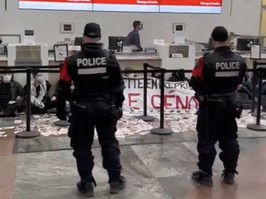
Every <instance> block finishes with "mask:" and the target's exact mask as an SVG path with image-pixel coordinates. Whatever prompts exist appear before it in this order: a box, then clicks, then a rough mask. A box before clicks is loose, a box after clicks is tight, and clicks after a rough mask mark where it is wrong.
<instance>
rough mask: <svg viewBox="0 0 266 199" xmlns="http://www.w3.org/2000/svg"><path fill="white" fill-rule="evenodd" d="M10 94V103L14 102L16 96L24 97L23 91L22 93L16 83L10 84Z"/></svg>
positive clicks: (21, 89)
mask: <svg viewBox="0 0 266 199" xmlns="http://www.w3.org/2000/svg"><path fill="white" fill-rule="evenodd" d="M10 93H11V100H12V101H16V99H17V97H18V96H21V97H23V96H24V91H23V88H22V86H21V85H20V84H19V83H18V82H16V81H11V82H10Z"/></svg>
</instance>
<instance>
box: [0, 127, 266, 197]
mask: <svg viewBox="0 0 266 199" xmlns="http://www.w3.org/2000/svg"><path fill="white" fill-rule="evenodd" d="M11 135H12V134H11V133H10V134H9V136H8V137H7V138H1V139H0V151H1V152H0V193H1V194H0V199H9V198H10V199H30V198H36V199H48V198H49V199H76V198H82V197H81V196H79V195H78V194H77V192H76V187H75V183H76V181H78V175H77V171H76V165H75V160H74V158H73V157H72V151H71V149H69V140H68V138H67V137H53V138H43V137H39V138H36V139H31V140H17V141H16V142H15V147H14V148H15V149H14V152H15V153H12V150H13V143H14V137H13V136H11ZM239 135H240V139H239V140H240V145H241V155H240V160H239V167H238V171H239V175H238V176H237V185H235V186H228V185H223V184H222V183H221V178H220V175H221V173H222V170H223V168H222V164H221V162H220V161H219V159H217V160H216V162H215V165H214V187H213V188H205V187H201V186H197V185H195V184H193V183H192V182H191V180H190V176H191V173H192V171H194V170H195V169H197V168H196V162H197V152H196V135H195V133H193V132H186V133H181V134H173V135H171V136H167V137H160V136H155V135H151V134H147V135H144V136H135V137H128V138H126V139H123V140H121V145H122V146H121V151H122V155H121V160H122V164H123V173H124V175H125V177H126V178H127V181H128V184H127V188H126V189H125V190H124V191H123V192H121V193H120V194H118V195H110V194H109V192H108V191H109V190H108V184H107V175H106V172H105V170H104V169H102V167H101V156H100V154H101V153H100V148H99V145H98V144H97V142H96V143H95V146H94V148H93V152H94V155H95V168H94V176H95V178H96V180H97V184H98V186H97V187H96V188H95V198H97V199H107V198H114V199H253V198H254V199H265V198H266V189H265V187H266V171H265V168H266V132H251V131H248V130H243V129H242V130H240V132H239ZM15 174H16V177H15Z"/></svg>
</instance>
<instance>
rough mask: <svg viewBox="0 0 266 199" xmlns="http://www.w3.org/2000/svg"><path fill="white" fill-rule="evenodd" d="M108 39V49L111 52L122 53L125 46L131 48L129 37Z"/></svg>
mask: <svg viewBox="0 0 266 199" xmlns="http://www.w3.org/2000/svg"><path fill="white" fill-rule="evenodd" d="M108 39H109V46H108V49H109V50H111V51H118V52H120V51H122V50H123V46H129V45H128V41H127V37H118V36H111V37H109V38H108ZM121 45H122V46H121Z"/></svg>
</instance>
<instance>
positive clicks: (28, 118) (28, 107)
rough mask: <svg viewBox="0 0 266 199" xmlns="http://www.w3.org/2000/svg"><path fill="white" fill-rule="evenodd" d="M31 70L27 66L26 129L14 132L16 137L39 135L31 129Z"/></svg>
mask: <svg viewBox="0 0 266 199" xmlns="http://www.w3.org/2000/svg"><path fill="white" fill-rule="evenodd" d="M31 71H32V69H31V68H30V67H28V68H27V92H26V131H22V132H19V133H17V134H16V137H18V138H34V137H38V136H40V132H38V131H35V130H31Z"/></svg>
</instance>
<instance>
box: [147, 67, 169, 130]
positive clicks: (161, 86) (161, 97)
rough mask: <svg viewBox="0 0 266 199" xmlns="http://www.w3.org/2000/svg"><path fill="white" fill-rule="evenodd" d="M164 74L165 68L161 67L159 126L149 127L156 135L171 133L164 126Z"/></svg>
mask: <svg viewBox="0 0 266 199" xmlns="http://www.w3.org/2000/svg"><path fill="white" fill-rule="evenodd" d="M164 75H165V69H163V68H162V69H161V81H160V89H161V96H160V101H161V102H160V127H159V128H154V129H151V131H150V132H151V133H153V134H157V135H170V134H172V133H173V131H172V129H167V128H164V86H165V85H164V80H165V78H164Z"/></svg>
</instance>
